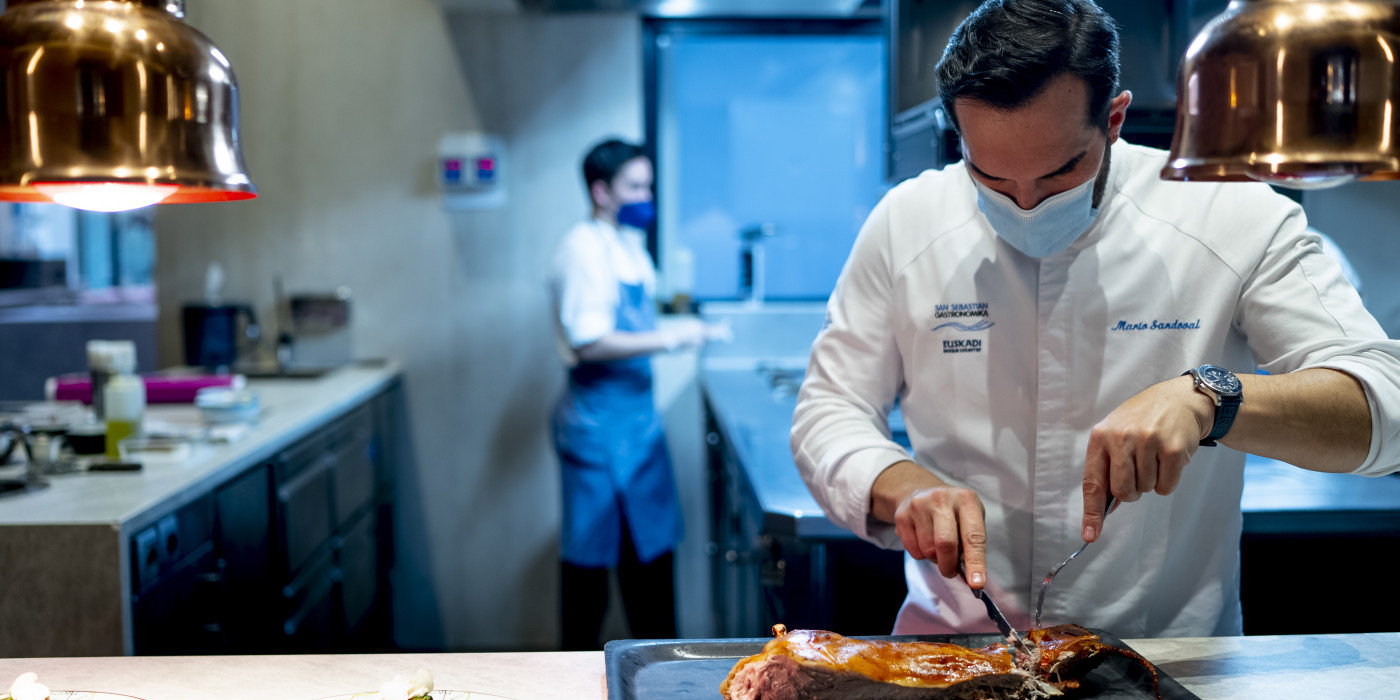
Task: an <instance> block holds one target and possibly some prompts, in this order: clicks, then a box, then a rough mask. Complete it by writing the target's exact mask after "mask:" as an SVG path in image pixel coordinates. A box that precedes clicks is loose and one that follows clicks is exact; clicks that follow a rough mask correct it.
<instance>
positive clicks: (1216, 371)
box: [1198, 365, 1240, 395]
mask: <svg viewBox="0 0 1400 700" xmlns="http://www.w3.org/2000/svg"><path fill="white" fill-rule="evenodd" d="M1198 373H1199V374H1200V377H1201V382H1202V383H1204V384H1205V385H1206V386H1209V387H1210V388H1211V389H1214V390H1215V391H1216V393H1219V394H1227V395H1229V394H1238V393H1240V380H1239V378H1238V377H1236V376H1235V375H1234V373H1233V372H1231V371H1230V370H1228V369H1225V368H1223V367H1216V366H1215V365H1203V366H1202V367H1201V368H1200V369H1199V370H1198Z"/></svg>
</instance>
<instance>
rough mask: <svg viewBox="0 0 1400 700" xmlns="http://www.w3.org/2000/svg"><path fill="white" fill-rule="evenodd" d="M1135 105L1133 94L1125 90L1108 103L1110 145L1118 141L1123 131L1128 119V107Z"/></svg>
mask: <svg viewBox="0 0 1400 700" xmlns="http://www.w3.org/2000/svg"><path fill="white" fill-rule="evenodd" d="M1132 103H1133V93H1132V92H1130V91H1128V90H1124V91H1123V92H1120V93H1118V96H1117V97H1115V98H1113V101H1112V102H1110V103H1108V142H1109V143H1110V144H1112V143H1114V142H1116V141H1117V140H1118V134H1119V133H1120V132H1122V131H1123V120H1124V119H1126V118H1127V117H1128V105H1130V104H1132Z"/></svg>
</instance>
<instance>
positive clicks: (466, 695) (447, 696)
mask: <svg viewBox="0 0 1400 700" xmlns="http://www.w3.org/2000/svg"><path fill="white" fill-rule="evenodd" d="M428 697H430V698H432V699H433V700H511V699H510V698H507V697H502V696H500V695H487V694H486V693H472V692H468V691H465V690H434V691H433V692H432V693H431V694H429V696H428ZM54 700H58V698H54ZM74 700H76V699H74ZM95 700H101V698H96V699H95ZM319 700H379V691H377V690H375V691H371V692H368V693H354V694H351V695H332V696H331V697H328V698H319Z"/></svg>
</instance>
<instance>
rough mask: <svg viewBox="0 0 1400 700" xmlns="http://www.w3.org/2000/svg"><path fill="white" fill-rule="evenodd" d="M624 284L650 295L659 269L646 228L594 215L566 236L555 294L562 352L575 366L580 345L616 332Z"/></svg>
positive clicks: (555, 269)
mask: <svg viewBox="0 0 1400 700" xmlns="http://www.w3.org/2000/svg"><path fill="white" fill-rule="evenodd" d="M619 284H640V285H642V286H643V287H644V288H645V289H646V292H647V297H648V298H650V297H651V296H652V294H654V293H655V287H656V270H655V268H654V267H653V266H652V261H651V255H650V254H649V253H647V249H646V241H645V239H644V238H643V234H642V232H640V231H638V230H637V229H634V228H631V227H621V228H620V227H617V226H614V225H612V224H610V223H608V222H606V221H599V220H598V219H589V220H587V221H581V222H579V223H578V224H575V225H574V227H573V228H571V229H569V231H568V233H566V234H564V238H563V239H562V240H560V242H559V245H558V247H557V248H556V249H555V251H554V259H553V262H552V265H551V272H550V292H551V296H552V299H551V301H552V303H553V304H554V311H555V313H554V318H555V336H556V338H557V340H558V345H559V354H560V356H561V357H562V358H563V359H564V362H565V363H566V364H567V365H569V366H570V367H572V366H573V365H575V364H577V363H578V355H577V353H575V351H574V348H577V347H581V346H584V345H588V344H589V343H592V342H594V341H596V340H598V339H599V338H602V337H603V336H605V335H607V334H609V333H611V332H613V330H615V326H616V324H617V306H618V304H619V303H620V301H621V300H620V298H619V297H618V285H619Z"/></svg>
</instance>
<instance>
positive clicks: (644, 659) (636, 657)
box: [603, 629, 1199, 700]
mask: <svg viewBox="0 0 1400 700" xmlns="http://www.w3.org/2000/svg"><path fill="white" fill-rule="evenodd" d="M1089 631H1090V632H1093V633H1094V634H1097V635H1099V639H1100V640H1101V641H1103V643H1104V644H1109V645H1112V646H1115V647H1119V648H1121V649H1131V648H1132V647H1129V646H1128V645H1127V644H1124V643H1123V640H1121V639H1118V638H1117V637H1115V636H1113V635H1111V634H1108V633H1107V632H1103V631H1101V630H1094V629H1091V630H1089ZM858 639H880V640H889V641H896V642H914V641H919V642H952V643H953V644H958V645H960V646H965V647H968V648H971V649H979V648H981V647H985V646H987V645H990V644H995V643H997V642H999V641H1001V640H1002V638H1001V637H1000V636H999V635H995V634H941V635H920V636H897V637H858ZM767 642H768V640H767V639H680V640H641V639H621V640H616V641H612V642H608V644H607V646H606V647H604V651H603V654H604V657H605V660H606V665H607V674H608V700H669V699H670V698H706V699H707V700H720V695H719V684H720V683H721V682H722V681H723V680H724V679H725V677H726V676H728V675H729V670H730V669H731V668H733V667H734V664H735V662H736V661H738V660H739V659H742V658H744V657H745V656H752V655H754V654H757V653H758V652H760V651H762V650H763V645H764V644H766V643H767ZM1149 660H1150V659H1149ZM1157 679H1158V684H1159V689H1160V691H1161V693H1162V698H1163V700H1199V698H1197V697H1196V695H1195V694H1193V693H1192V692H1191V691H1189V690H1187V689H1186V688H1184V687H1182V685H1181V684H1180V683H1177V682H1176V681H1175V680H1174V679H1172V678H1171V677H1169V676H1167V675H1166V674H1165V673H1163V672H1162V670H1161V669H1158V670H1157ZM1065 697H1066V698H1067V699H1071V698H1095V699H1112V700H1142V699H1144V698H1149V699H1150V698H1154V697H1155V696H1154V695H1153V694H1152V680H1151V677H1150V676H1149V675H1148V673H1147V671H1146V670H1144V669H1143V668H1142V666H1140V665H1139V664H1137V663H1136V662H1134V661H1131V660H1129V659H1126V658H1123V657H1117V656H1112V657H1109V658H1108V659H1107V660H1106V661H1104V662H1103V663H1102V664H1100V665H1099V666H1098V668H1095V669H1094V670H1093V671H1092V672H1090V673H1089V675H1088V676H1087V677H1085V679H1084V685H1083V686H1082V687H1081V688H1079V690H1076V691H1071V692H1069V693H1067V694H1066V696H1065Z"/></svg>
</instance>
